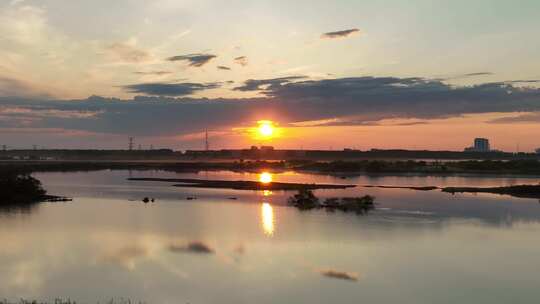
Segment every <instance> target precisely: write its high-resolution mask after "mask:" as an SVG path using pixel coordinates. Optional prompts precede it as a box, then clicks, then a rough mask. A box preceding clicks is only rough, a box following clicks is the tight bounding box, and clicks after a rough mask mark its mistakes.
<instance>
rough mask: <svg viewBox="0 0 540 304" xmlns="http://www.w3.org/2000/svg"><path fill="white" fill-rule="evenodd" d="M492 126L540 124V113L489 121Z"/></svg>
mask: <svg viewBox="0 0 540 304" xmlns="http://www.w3.org/2000/svg"><path fill="white" fill-rule="evenodd" d="M488 123H492V124H512V123H540V112H534V113H527V114H520V115H518V116H510V117H501V118H496V119H492V120H489V121H488Z"/></svg>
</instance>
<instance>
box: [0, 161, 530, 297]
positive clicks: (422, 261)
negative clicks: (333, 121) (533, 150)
mask: <svg viewBox="0 0 540 304" xmlns="http://www.w3.org/2000/svg"><path fill="white" fill-rule="evenodd" d="M34 176H35V177H37V178H38V179H40V180H41V181H42V182H43V184H44V187H45V188H46V189H47V190H48V191H49V192H50V193H51V194H55V195H65V196H70V197H73V198H74V201H73V202H69V203H43V204H39V205H36V206H34V207H32V208H29V209H24V210H12V209H10V210H0V240H1V243H2V245H1V246H0V273H1V274H2V275H1V276H0V298H7V299H10V300H17V299H19V298H25V299H38V300H52V299H54V298H57V297H62V298H71V299H73V300H76V301H78V302H83V303H97V302H98V301H99V302H105V301H108V300H110V299H112V298H114V299H121V298H124V299H131V300H132V301H144V302H147V303H192V304H196V303H225V304H226V303H411V304H412V303H415V304H417V303H490V304H492V303H537V298H538V296H539V291H538V286H539V285H540V272H539V271H538V270H539V265H540V263H539V261H538V257H540V242H538V239H539V235H540V204H539V201H538V200H535V199H520V198H512V197H509V196H499V195H491V194H478V195H474V194H459V195H451V194H447V193H442V192H440V191H429V192H422V191H414V190H407V189H379V188H362V187H357V188H353V189H346V190H317V191H315V193H316V195H317V196H319V197H323V198H324V197H332V196H359V195H365V194H370V195H374V196H375V197H376V202H377V204H378V205H377V210H375V211H372V212H370V213H369V214H367V215H356V214H345V213H341V212H335V213H331V212H326V211H323V210H315V211H299V210H296V209H295V208H292V207H288V206H287V205H286V199H287V197H289V196H290V195H292V194H293V193H291V192H274V193H272V192H257V191H239V190H223V189H193V188H175V187H172V184H171V183H159V182H138V181H137V182H135V181H127V178H129V177H177V178H201V179H230V180H259V178H260V176H259V175H258V174H253V173H232V172H201V173H198V174H195V173H193V174H191V173H186V174H177V173H171V172H163V171H97V172H84V173H38V174H34ZM272 180H273V181H280V182H303V183H336V184H355V185H396V186H499V185H511V184H526V183H527V184H532V183H538V181H539V179H538V178H530V177H486V176H450V177H437V176H419V175H402V176H371V177H370V176H359V177H351V178H347V179H341V178H337V177H332V176H327V175H315V174H302V173H294V172H284V173H276V174H273V175H272ZM143 197H150V198H155V200H156V202H155V203H149V204H144V203H142V202H141V200H142V198H143ZM188 197H192V198H196V199H194V200H187V198H188Z"/></svg>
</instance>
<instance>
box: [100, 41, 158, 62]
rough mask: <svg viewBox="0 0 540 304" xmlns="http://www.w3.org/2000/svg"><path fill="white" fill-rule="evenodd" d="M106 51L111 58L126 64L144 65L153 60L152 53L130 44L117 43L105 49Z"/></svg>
mask: <svg viewBox="0 0 540 304" xmlns="http://www.w3.org/2000/svg"><path fill="white" fill-rule="evenodd" d="M105 51H106V54H107V55H108V56H109V57H111V58H113V59H115V60H118V61H120V62H124V63H142V62H146V61H150V60H151V59H152V56H151V55H150V53H148V52H147V51H144V50H141V49H138V48H136V47H135V46H134V45H132V44H130V43H123V42H116V43H113V44H110V45H108V46H107V47H105Z"/></svg>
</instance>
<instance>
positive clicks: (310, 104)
mask: <svg viewBox="0 0 540 304" xmlns="http://www.w3.org/2000/svg"><path fill="white" fill-rule="evenodd" d="M219 85H220V84H216V83H210V84H204V83H202V84H197V83H141V84H135V85H130V86H125V87H124V89H126V90H128V91H130V92H135V93H139V94H144V95H150V96H136V97H134V98H133V99H116V98H103V97H96V96H94V97H91V98H88V99H82V100H56V99H47V98H40V99H36V98H17V97H3V98H2V97H0V107H3V108H17V111H19V113H5V114H2V115H3V116H4V117H3V118H2V119H0V127H4V128H17V127H20V128H58V129H66V130H79V131H86V132H93V133H100V134H111V135H124V136H125V135H128V134H129V135H132V136H176V137H181V136H183V135H187V134H193V133H198V132H201V130H204V129H205V128H209V129H211V130H215V131H222V130H226V129H231V128H234V127H238V126H239V125H242V124H245V123H250V122H253V121H257V120H263V119H271V120H277V121H279V122H280V124H281V125H284V126H286V125H289V126H290V125H291V124H294V123H298V122H312V121H318V122H319V123H318V124H316V125H325V124H328V125H332V124H341V125H366V124H369V125H375V124H385V120H388V119H394V120H396V121H397V120H398V119H401V121H404V122H405V123H407V121H406V119H416V120H429V119H437V118H447V117H456V116H461V115H464V114H479V113H490V112H499V113H517V112H522V113H526V112H535V111H537V112H538V111H540V89H538V88H533V87H519V86H514V85H513V84H508V83H485V84H478V85H472V86H457V85H448V84H445V83H444V82H441V81H437V80H432V79H425V78H419V77H413V78H398V77H352V78H336V79H322V80H312V79H308V78H305V77H302V76H293V77H281V78H274V79H251V80H248V81H246V82H245V83H243V84H241V85H240V86H238V87H237V88H236V89H235V90H237V91H242V92H257V93H259V94H260V95H261V96H262V97H257V98H190V97H184V96H188V95H190V94H193V93H196V92H200V91H202V90H207V89H212V88H216V87H218V86H219ZM157 96H161V97H157ZM178 96H180V97H178ZM173 97H178V98H173ZM22 109H28V110H29V113H59V114H61V115H63V114H66V115H65V116H70V117H69V118H60V117H58V116H60V115H40V116H39V117H38V118H39V119H35V118H36V117H35V115H34V116H33V117H28V118H29V119H27V120H25V121H22V120H21V119H20V115H21V113H20V112H21V111H23V110H22ZM79 113H80V114H82V116H81V117H77V115H78V114H79ZM85 113H96V114H95V115H93V117H92V118H91V119H89V118H84V115H86V114H85ZM73 114H75V115H73ZM9 117H11V118H13V119H12V120H9V119H7V118H9ZM526 118H528V119H530V117H526ZM403 119H405V120H403ZM409 122H410V121H409Z"/></svg>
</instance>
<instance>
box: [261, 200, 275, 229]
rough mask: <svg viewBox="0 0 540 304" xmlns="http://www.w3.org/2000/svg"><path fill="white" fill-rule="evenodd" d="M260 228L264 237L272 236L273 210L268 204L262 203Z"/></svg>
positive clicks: (273, 227) (273, 226)
mask: <svg viewBox="0 0 540 304" xmlns="http://www.w3.org/2000/svg"><path fill="white" fill-rule="evenodd" d="M261 220H262V228H263V231H264V233H265V234H266V235H268V236H272V235H274V230H275V225H274V208H272V205H270V204H269V203H263V204H262V206H261Z"/></svg>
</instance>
